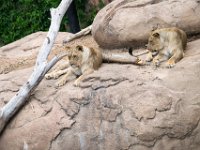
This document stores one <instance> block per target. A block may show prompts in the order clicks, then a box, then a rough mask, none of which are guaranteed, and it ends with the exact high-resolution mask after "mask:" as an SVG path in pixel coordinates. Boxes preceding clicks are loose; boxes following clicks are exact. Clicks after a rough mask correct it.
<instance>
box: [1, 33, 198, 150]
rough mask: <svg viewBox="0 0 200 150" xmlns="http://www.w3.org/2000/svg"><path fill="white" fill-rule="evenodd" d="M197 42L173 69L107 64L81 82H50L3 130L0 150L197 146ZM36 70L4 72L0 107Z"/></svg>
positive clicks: (134, 149) (193, 149)
mask: <svg viewBox="0 0 200 150" xmlns="http://www.w3.org/2000/svg"><path fill="white" fill-rule="evenodd" d="M36 35H37V34H36ZM24 40H25V39H24ZM39 40H40V39H39ZM29 42H30V43H31V40H30V41H27V42H26V45H29ZM15 44H16V45H15ZM12 45H15V46H16V48H14V49H12V51H15V52H16V51H17V50H18V49H21V48H19V46H18V47H17V45H18V43H13V44H12ZM199 47H200V39H199V40H195V41H193V42H189V43H188V47H187V51H186V53H185V57H184V58H183V59H182V60H181V61H180V62H178V63H177V64H176V66H175V67H174V68H172V69H166V68H162V67H160V68H157V69H155V68H154V67H152V66H135V65H122V64H103V65H102V67H101V68H100V69H99V70H98V71H96V72H95V73H93V74H91V75H89V76H88V77H87V78H86V80H85V81H84V82H83V83H81V85H80V87H74V86H73V82H69V83H67V84H66V85H65V86H63V87H61V88H55V86H54V84H55V82H56V81H55V80H45V79H44V80H43V81H42V82H41V84H40V85H39V86H38V88H37V89H36V90H35V91H34V93H33V94H32V95H31V97H30V99H29V101H28V102H27V103H26V105H25V106H24V107H23V108H22V109H21V110H20V111H19V112H18V114H17V115H16V116H14V118H13V119H12V120H11V122H10V123H9V124H8V126H7V127H6V129H5V131H4V132H3V134H2V135H1V137H0V150H13V149H14V150H21V149H23V147H24V145H28V147H29V149H31V150H66V149H73V150H79V149H87V150H90V149H91V150H98V149H99V150H107V149H108V150H118V149H130V150H161V149H163V150H172V149H176V150H190V149H191V150H199V147H200V124H199V120H200V115H199V114H200V94H199V91H200V86H199V85H200V80H199V79H200V61H199V60H200V53H199ZM2 49H5V47H4V48H1V49H0V53H1V54H4V55H5V56H7V53H11V51H9V50H8V51H2ZM35 50H36V49H35ZM31 51H34V49H31ZM27 52H28V51H24V52H23V51H22V52H20V54H21V55H20V56H23V55H24V56H25V55H26V53H27ZM18 55H19V54H18ZM32 70H33V67H29V68H25V69H19V70H15V71H12V72H10V73H7V74H1V75H0V87H1V88H0V106H1V107H3V105H5V104H6V103H7V102H8V100H9V99H10V98H11V97H12V96H13V95H14V94H15V93H16V92H17V91H18V89H19V88H20V86H21V85H22V84H23V83H24V82H25V81H26V80H27V78H28V77H29V76H30V74H31V72H32Z"/></svg>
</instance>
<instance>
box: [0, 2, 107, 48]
mask: <svg viewBox="0 0 200 150" xmlns="http://www.w3.org/2000/svg"><path fill="white" fill-rule="evenodd" d="M75 2H76V6H77V10H78V17H79V21H80V24H81V27H82V28H83V27H85V26H88V25H89V24H91V23H92V21H93V19H94V17H95V15H96V13H97V11H98V10H99V9H100V8H101V7H103V3H102V1H101V4H100V6H98V7H89V8H88V7H86V6H88V5H87V0H76V1H75ZM0 3H1V5H0V46H1V45H4V44H8V43H10V42H13V41H15V40H17V39H20V38H21V37H24V36H26V35H28V34H31V33H33V32H36V31H48V29H49V26H50V11H49V9H50V8H52V7H57V6H58V4H59V3H60V0H0ZM101 5H102V6H101ZM67 22H68V21H67V19H63V22H62V24H61V28H60V30H61V31H68V25H67Z"/></svg>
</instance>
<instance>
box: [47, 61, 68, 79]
mask: <svg viewBox="0 0 200 150" xmlns="http://www.w3.org/2000/svg"><path fill="white" fill-rule="evenodd" d="M68 67H69V62H64V63H63V62H62V63H61V64H59V65H58V66H57V67H56V68H55V70H53V71H52V72H50V73H47V74H46V75H45V78H46V79H57V78H59V77H60V76H61V75H63V74H65V73H67V71H68ZM63 69H64V70H63Z"/></svg>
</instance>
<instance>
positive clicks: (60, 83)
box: [56, 80, 66, 87]
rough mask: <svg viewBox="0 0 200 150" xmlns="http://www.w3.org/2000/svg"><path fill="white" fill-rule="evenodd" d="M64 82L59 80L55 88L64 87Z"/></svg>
mask: <svg viewBox="0 0 200 150" xmlns="http://www.w3.org/2000/svg"><path fill="white" fill-rule="evenodd" d="M65 83H66V81H65V80H59V81H58V82H56V87H61V86H63V85H65Z"/></svg>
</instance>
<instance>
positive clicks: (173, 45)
mask: <svg viewBox="0 0 200 150" xmlns="http://www.w3.org/2000/svg"><path fill="white" fill-rule="evenodd" d="M186 44H187V36H186V33H185V32H184V31H183V30H181V29H178V28H175V27H173V28H163V29H157V30H154V31H152V32H151V33H150V37H149V40H148V45H147V49H148V50H149V54H148V56H147V58H146V61H151V60H153V64H154V65H156V66H158V65H159V64H160V62H162V61H165V60H167V63H166V66H167V67H173V66H174V65H175V63H177V62H178V61H179V60H180V59H182V58H183V56H184V52H183V51H184V50H185V48H186ZM154 54H155V55H156V56H155V57H154Z"/></svg>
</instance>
